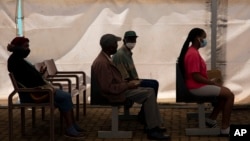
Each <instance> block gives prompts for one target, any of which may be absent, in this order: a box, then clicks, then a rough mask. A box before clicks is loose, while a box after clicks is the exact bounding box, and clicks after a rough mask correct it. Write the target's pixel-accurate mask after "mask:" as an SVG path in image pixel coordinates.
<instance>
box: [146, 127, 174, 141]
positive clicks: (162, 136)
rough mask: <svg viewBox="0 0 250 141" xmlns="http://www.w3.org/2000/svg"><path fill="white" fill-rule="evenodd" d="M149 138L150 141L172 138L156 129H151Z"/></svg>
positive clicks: (148, 134)
mask: <svg viewBox="0 0 250 141" xmlns="http://www.w3.org/2000/svg"><path fill="white" fill-rule="evenodd" d="M147 137H148V139H150V140H169V139H170V136H169V135H165V134H163V133H162V132H159V131H157V130H155V129H153V130H152V129H151V130H150V131H149V132H148V133H147Z"/></svg>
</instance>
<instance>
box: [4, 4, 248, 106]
mask: <svg viewBox="0 0 250 141" xmlns="http://www.w3.org/2000/svg"><path fill="white" fill-rule="evenodd" d="M23 2H24V4H23V6H24V8H23V9H24V35H25V36H26V37H28V38H29V39H30V48H31V54H30V56H29V57H28V58H27V60H29V61H31V62H32V63H37V62H41V61H43V60H45V59H50V58H54V59H55V60H56V64H57V65H58V67H59V69H60V70H83V71H85V72H86V73H87V76H88V83H89V78H90V67H91V64H92V62H93V60H94V59H95V57H96V56H97V55H98V53H99V52H100V50H101V49H100V46H99V39H100V37H101V36H102V35H103V34H105V33H113V34H116V35H118V36H121V37H123V34H124V32H125V31H127V30H135V31H136V32H137V34H138V35H139V37H138V40H137V45H136V48H135V49H134V50H133V52H134V54H133V57H134V61H135V65H136V67H137V69H138V73H139V76H140V77H141V78H152V79H157V80H158V81H159V83H160V88H159V94H158V101H159V102H164V103H172V102H175V63H176V59H177V57H178V55H179V52H180V50H181V47H182V44H183V42H184V40H185V39H186V36H187V34H188V32H189V30H190V29H192V28H193V27H201V28H204V29H205V30H206V31H207V34H208V35H207V38H208V40H209V41H210V40H211V1H210V0H186V1H184V0H53V1H51V0H23ZM218 4H219V5H218V7H219V9H218V14H219V15H218V33H217V35H218V38H217V45H218V46H217V55H216V59H217V61H216V65H217V67H218V68H219V69H221V70H223V75H224V81H225V85H226V86H228V87H230V88H231V89H232V91H233V92H234V93H235V95H236V100H235V102H236V103H240V104H244V103H249V101H250V98H248V97H250V93H249V92H250V87H249V86H248V85H249V81H248V80H249V79H250V76H249V75H250V73H248V69H249V68H250V64H249V63H248V62H249V57H248V56H249V55H248V54H249V49H248V44H247V38H246V37H248V36H249V34H250V31H249V29H250V28H249V25H250V24H249V19H250V15H249V14H248V13H249V12H248V11H249V9H250V2H249V1H247V0H238V1H237V2H235V1H234V0H222V1H220V2H218ZM15 8H16V0H1V1H0V17H1V20H0V49H1V50H0V54H1V56H0V72H1V73H0V97H1V98H2V99H6V98H7V96H8V94H9V93H10V92H11V90H12V86H11V83H10V81H9V78H8V71H7V69H6V68H7V63H6V62H7V59H8V56H9V54H10V53H9V52H8V51H7V50H6V45H7V44H8V43H9V42H10V41H11V39H12V38H13V37H15V34H16V26H15V20H14V19H15ZM225 20H226V21H225ZM121 44H122V42H120V44H119V45H120V46H121ZM235 47H237V48H235ZM210 51H211V44H208V46H207V47H206V48H205V49H202V50H200V52H201V54H202V56H203V57H204V58H205V60H206V61H207V63H208V68H210V66H211V61H210V60H211V55H210V53H211V52H210ZM89 92H90V90H88V95H89ZM0 104H1V103H0Z"/></svg>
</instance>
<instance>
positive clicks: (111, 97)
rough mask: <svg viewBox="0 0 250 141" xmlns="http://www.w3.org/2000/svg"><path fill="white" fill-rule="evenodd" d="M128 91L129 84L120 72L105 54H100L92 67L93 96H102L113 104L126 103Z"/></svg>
mask: <svg viewBox="0 0 250 141" xmlns="http://www.w3.org/2000/svg"><path fill="white" fill-rule="evenodd" d="M126 90H128V84H127V82H125V81H124V80H123V79H122V75H121V73H120V72H119V70H118V69H117V68H116V67H115V66H114V65H113V63H112V62H111V61H110V60H108V58H107V56H105V54H104V52H100V54H99V55H98V56H97V58H96V59H95V60H94V62H93V64H92V66H91V96H92V95H94V96H95V95H100V94H101V95H102V96H103V97H105V98H107V99H108V101H109V102H111V103H113V102H124V101H125V99H126V96H125V94H124V93H123V92H125V91H126ZM94 100H96V99H94Z"/></svg>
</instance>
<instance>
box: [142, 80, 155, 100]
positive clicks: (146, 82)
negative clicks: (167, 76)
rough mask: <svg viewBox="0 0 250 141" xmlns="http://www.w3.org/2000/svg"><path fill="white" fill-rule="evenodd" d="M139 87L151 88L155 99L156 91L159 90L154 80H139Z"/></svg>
mask: <svg viewBox="0 0 250 141" xmlns="http://www.w3.org/2000/svg"><path fill="white" fill-rule="evenodd" d="M140 80H141V83H140V87H150V88H153V89H154V91H155V97H157V94H158V89H159V82H158V81H157V80H154V79H140Z"/></svg>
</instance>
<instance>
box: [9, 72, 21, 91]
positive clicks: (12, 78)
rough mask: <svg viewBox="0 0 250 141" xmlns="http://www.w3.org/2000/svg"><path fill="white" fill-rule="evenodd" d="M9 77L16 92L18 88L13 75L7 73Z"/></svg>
mask: <svg viewBox="0 0 250 141" xmlns="http://www.w3.org/2000/svg"><path fill="white" fill-rule="evenodd" d="M9 76H10V80H11V83H12V85H13V87H14V89H15V90H17V89H18V88H19V86H18V84H17V81H16V79H15V77H14V75H13V73H9Z"/></svg>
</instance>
